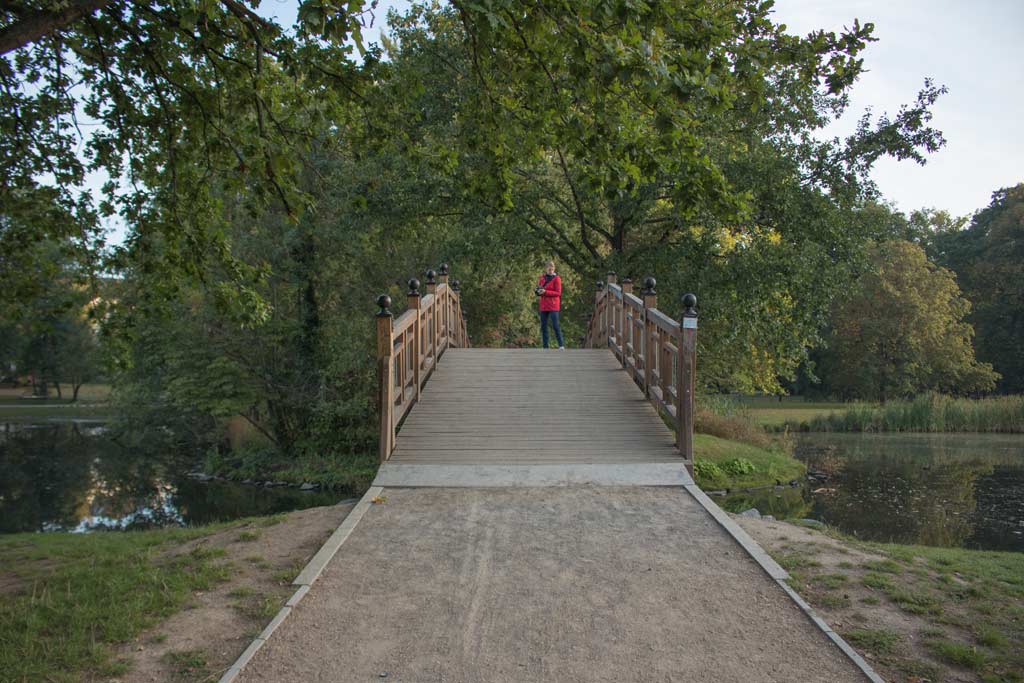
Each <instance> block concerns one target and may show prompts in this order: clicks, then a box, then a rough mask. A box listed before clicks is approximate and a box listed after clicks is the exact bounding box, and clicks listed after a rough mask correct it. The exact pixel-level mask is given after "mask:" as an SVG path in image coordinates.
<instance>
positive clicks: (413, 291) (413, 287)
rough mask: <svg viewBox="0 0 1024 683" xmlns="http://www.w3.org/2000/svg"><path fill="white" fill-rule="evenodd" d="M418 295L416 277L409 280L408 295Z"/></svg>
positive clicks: (418, 287) (418, 282) (418, 285)
mask: <svg viewBox="0 0 1024 683" xmlns="http://www.w3.org/2000/svg"><path fill="white" fill-rule="evenodd" d="M419 295H420V281H419V280H417V279H416V278H412V279H411V280H409V296H419Z"/></svg>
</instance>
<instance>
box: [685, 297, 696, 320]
mask: <svg viewBox="0 0 1024 683" xmlns="http://www.w3.org/2000/svg"><path fill="white" fill-rule="evenodd" d="M696 306H697V296H696V295H694V294H684V295H683V315H684V316H686V317H687V318H696V317H697V311H696Z"/></svg>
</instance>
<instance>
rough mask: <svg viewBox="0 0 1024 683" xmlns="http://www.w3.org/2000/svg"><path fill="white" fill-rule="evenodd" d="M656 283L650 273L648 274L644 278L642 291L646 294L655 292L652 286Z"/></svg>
mask: <svg viewBox="0 0 1024 683" xmlns="http://www.w3.org/2000/svg"><path fill="white" fill-rule="evenodd" d="M657 284H658V281H657V280H655V279H654V278H653V277H651V276H650V275H648V276H647V277H645V278H644V291H643V293H644V294H646V295H651V294H656V292H655V291H654V287H655V286H656V285H657Z"/></svg>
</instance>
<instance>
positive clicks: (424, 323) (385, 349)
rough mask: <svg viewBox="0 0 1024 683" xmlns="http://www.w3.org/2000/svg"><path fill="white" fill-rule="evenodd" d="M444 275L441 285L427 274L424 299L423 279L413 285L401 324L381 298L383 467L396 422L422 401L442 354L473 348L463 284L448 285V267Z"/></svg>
mask: <svg viewBox="0 0 1024 683" xmlns="http://www.w3.org/2000/svg"><path fill="white" fill-rule="evenodd" d="M440 270H441V282H440V284H438V283H437V282H436V281H435V280H434V278H435V276H436V273H435V272H434V271H433V270H428V271H427V295H426V296H420V292H419V288H420V282H419V280H417V279H415V278H413V279H411V280H409V292H408V294H407V295H406V303H407V304H408V309H407V310H406V311H405V313H403V314H402V315H400V316H399V317H398V318H397V319H395V317H394V316H393V315H392V314H391V310H390V307H391V297H389V296H388V295H386V294H381V295H380V296H379V297H377V305H378V306H379V307H380V311H379V312H378V313H377V372H378V377H379V392H380V402H379V409H380V448H379V454H380V459H381V462H384V461H386V460H387V459H388V458H390V457H391V453H392V452H393V451H394V450H395V432H396V429H397V427H398V423H399V422H401V420H402V418H404V417H405V416H406V415H407V414H408V412H409V410H410V409H411V408H412V406H413V405H414V404H416V403H417V402H418V401H419V400H420V394H421V391H422V389H423V385H424V384H425V383H426V381H427V379H428V378H429V377H430V375H431V374H432V373H433V371H434V369H435V368H436V367H437V362H438V360H439V359H440V357H441V355H442V354H443V353H444V351H445V350H446V349H449V348H452V347H463V348H465V347H468V346H469V333H468V331H467V327H466V313H465V311H464V310H463V309H462V296H461V294H460V293H459V281H458V280H454V281H453V282H452V283H451V285H450V286H449V284H448V265H447V264H442V265H441V267H440Z"/></svg>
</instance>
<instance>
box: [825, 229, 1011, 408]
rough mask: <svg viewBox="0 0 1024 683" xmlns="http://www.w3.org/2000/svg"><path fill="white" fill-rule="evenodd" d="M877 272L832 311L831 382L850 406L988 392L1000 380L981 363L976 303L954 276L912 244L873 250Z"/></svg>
mask: <svg viewBox="0 0 1024 683" xmlns="http://www.w3.org/2000/svg"><path fill="white" fill-rule="evenodd" d="M870 258H871V263H872V264H873V269H872V270H871V271H869V272H867V273H865V274H864V275H862V276H861V277H860V278H859V279H858V281H857V284H856V287H855V288H854V291H853V292H852V294H851V295H850V296H849V297H845V298H843V299H842V300H841V301H837V303H836V305H835V306H834V308H833V313H832V325H831V330H830V334H829V342H828V351H827V352H826V354H825V359H824V362H823V366H824V370H823V373H824V376H825V377H826V378H827V381H828V384H829V386H830V388H831V389H832V391H833V392H835V393H836V394H839V395H841V396H843V397H844V398H861V399H867V400H880V401H883V402H884V401H886V400H888V399H890V398H897V397H906V396H911V395H914V394H916V393H919V392H922V391H928V390H936V391H942V392H946V393H951V394H966V393H972V392H977V391H989V390H991V389H992V388H993V387H994V386H995V382H996V380H997V379H998V377H999V376H998V374H997V373H995V372H993V370H992V366H991V365H989V364H988V363H979V362H978V361H977V360H975V357H974V349H973V347H972V346H971V340H972V337H973V336H974V330H973V329H972V328H971V326H970V325H969V324H968V323H966V322H964V318H965V317H966V315H967V313H968V312H969V311H970V303H969V302H968V301H967V300H966V299H964V298H963V297H962V296H961V294H960V290H959V288H958V287H957V285H956V279H955V277H954V275H953V273H951V272H950V271H948V270H946V269H944V268H940V267H937V266H935V265H934V264H932V263H930V262H929V261H928V259H927V257H926V256H925V253H924V250H923V249H922V248H921V247H920V246H918V245H915V244H913V243H910V242H904V241H889V242H881V243H878V244H875V245H874V246H872V247H871V249H870Z"/></svg>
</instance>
